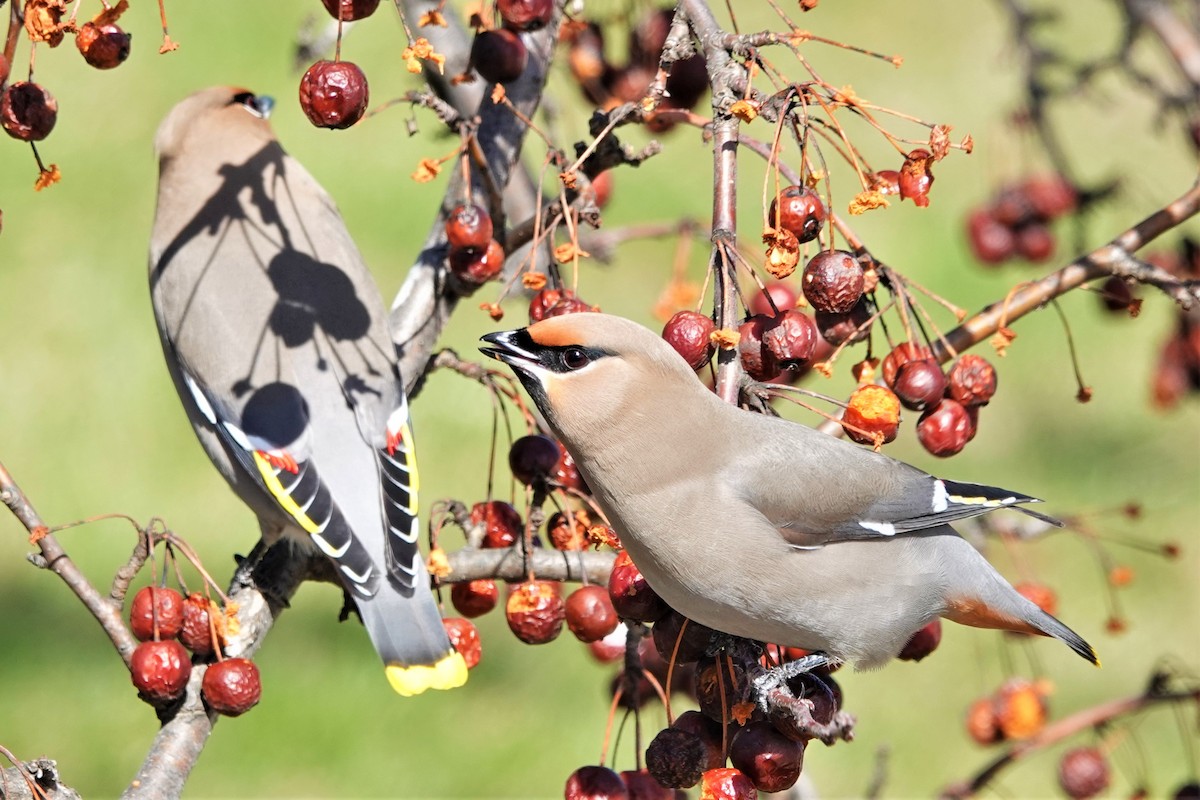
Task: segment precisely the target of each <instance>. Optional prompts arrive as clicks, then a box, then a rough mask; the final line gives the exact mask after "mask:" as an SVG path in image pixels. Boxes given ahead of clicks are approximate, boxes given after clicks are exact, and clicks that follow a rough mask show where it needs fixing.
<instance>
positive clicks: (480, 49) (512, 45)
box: [471, 28, 529, 83]
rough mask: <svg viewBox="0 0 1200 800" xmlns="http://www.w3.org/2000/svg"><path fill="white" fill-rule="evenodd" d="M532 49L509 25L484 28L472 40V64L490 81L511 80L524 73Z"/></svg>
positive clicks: (504, 81)
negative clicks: (489, 28) (485, 29)
mask: <svg viewBox="0 0 1200 800" xmlns="http://www.w3.org/2000/svg"><path fill="white" fill-rule="evenodd" d="M528 60H529V52H528V51H527V50H526V49H525V43H524V42H522V41H521V37H520V36H518V35H517V34H516V33H514V32H513V31H510V30H508V29H507V28H499V29H497V30H494V31H481V32H480V33H477V34H475V41H474V42H472V44H471V64H472V66H474V67H475V71H476V72H478V73H479V75H480V76H481V77H482V78H483V79H484V80H485V81H487V82H489V83H508V82H509V81H515V80H516V79H517V78H519V77H521V73H522V72H524V71H525V62H526V61H528Z"/></svg>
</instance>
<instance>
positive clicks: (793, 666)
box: [754, 653, 833, 711]
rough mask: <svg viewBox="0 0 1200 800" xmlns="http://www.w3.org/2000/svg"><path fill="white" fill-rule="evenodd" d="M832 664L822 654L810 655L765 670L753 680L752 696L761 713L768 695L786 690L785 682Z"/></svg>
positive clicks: (765, 708) (827, 657) (764, 708)
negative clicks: (760, 707)
mask: <svg viewBox="0 0 1200 800" xmlns="http://www.w3.org/2000/svg"><path fill="white" fill-rule="evenodd" d="M832 663H833V662H832V661H831V660H830V658H829V656H827V655H825V654H824V653H811V654H809V655H807V656H802V657H800V658H797V659H794V660H792V661H788V662H786V663H784V664H780V665H779V666H778V667H772V668H771V669H769V670H766V671H765V672H763V674H761V675H759V676H758V677H757V678H755V679H754V694H755V696H757V697H758V702H759V705H761V706H762V709H763V711H766V710H767V706H766V702H767V701H766V698H767V694H768V693H770V692H772V691H774V690H777V689H780V688H783V689H786V688H787V682H788V681H790V680H791V679H792V678H795V677H796V676H797V675H803V674H804V673H806V672H812V671H813V670H814V669H819V668H821V667H826V666H829V665H830V664H832Z"/></svg>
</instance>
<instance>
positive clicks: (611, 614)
mask: <svg viewBox="0 0 1200 800" xmlns="http://www.w3.org/2000/svg"><path fill="white" fill-rule="evenodd" d="M566 620H567V628H569V629H570V631H571V633H573V634H575V638H576V639H578V640H579V641H581V642H595V641H597V640H599V639H603V638H604V637H605V636H608V635H609V634H610V633H612V632H613V631H615V630H616V629H617V623H618V622H619V620H618V619H617V610H616V609H615V608H613V604H612V600H610V599H609V597H608V590H607V589H605V588H604V587H603V586H597V585H596V584H594V583H593V584H589V585H587V586H580V587H579V588H578V589H576V590H575V591H574V592H571V596H570V597H568V598H567V605H566Z"/></svg>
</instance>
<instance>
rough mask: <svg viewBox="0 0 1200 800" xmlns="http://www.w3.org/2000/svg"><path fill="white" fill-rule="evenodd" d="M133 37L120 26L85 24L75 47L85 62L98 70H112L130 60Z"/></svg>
mask: <svg viewBox="0 0 1200 800" xmlns="http://www.w3.org/2000/svg"><path fill="white" fill-rule="evenodd" d="M132 38H133V37H131V36H130V35H129V34H128V33H126V32H125V31H123V30H121V28H120V26H117V25H113V24H111V23H110V24H108V25H97V24H96V23H94V22H85V23H83V25H81V26H80V27H79V33H77V34H76V35H75V46H76V47H77V48H79V52H80V54H81V55H83V60H84V61H86V62H87V63H89V64H91V65H92V66H93V67H95V68H96V69H112V68H113V67H116V66H119V65H120V64H121V62H122V61H124V60H125V59H127V58H129V45H130V41H131V40H132Z"/></svg>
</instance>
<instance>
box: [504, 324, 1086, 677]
mask: <svg viewBox="0 0 1200 800" xmlns="http://www.w3.org/2000/svg"><path fill="white" fill-rule="evenodd" d="M482 340H483V341H484V342H486V343H487V346H483V347H480V350H481V351H482V352H483V353H484V354H485V355H487V356H490V357H492V358H495V359H498V360H499V361H502V362H504V363H506V364H508V365H509V366H510V367H511V368H512V369H513V370H514V372H515V373H516V376H517V378H518V379H519V380H520V381H521V383H522V384H523V385H524V388H525V390H526V391H527V392H528V394H529V395H530V397H531V398H532V399H533V401H534V403H535V404H536V405H537V407H538V409H539V410H540V411H541V413H542V415H543V418H544V419H545V422H546V424H547V425H548V426H549V428H550V429H551V431H552V432H553V433H554V434H555V436H557V437H558V438H559V440H560V441H561V442H562V444H563V445H564V446H565V447H566V449H567V451H568V452H569V453H570V454H571V456H572V457H573V458H574V459H575V464H576V466H577V468H578V469H579V471H580V473H581V475H582V477H583V478H584V479H585V481H586V482H587V485H588V486H589V487H591V490H592V493H593V496H594V498H595V500H596V502H597V503H598V505H599V506H600V509H601V510H602V511H603V512H604V513H605V515H606V516H607V518H608V521H609V522H610V524H611V525H612V527H613V529H614V530H615V531H616V533H617V535H618V537H619V538H620V540H621V545H622V547H624V548H625V549H626V550H627V552H628V553H629V555H630V557H631V558H632V559H633V562H634V564H635V565H636V566H637V568H638V569H639V571H640V572H641V573H642V575H643V576H644V577H645V579H646V582H647V583H648V584H649V585H650V588H652V589H653V590H654V591H655V592H656V593H657V594H658V595H659V596H660V597H662V599H663V600H665V601H666V603H667V604H668V605H670V606H671V607H672V608H673V609H675V610H676V611H678V612H679V613H681V614H683V615H684V616H685V617H688V618H689V619H693V620H695V621H696V622H699V623H701V624H703V625H706V626H708V627H710V628H713V629H715V630H717V631H720V632H723V633H726V634H729V635H733V636H738V637H743V638H747V639H751V640H756V641H759V642H764V643H772V644H778V645H783V646H789V647H800V648H805V649H807V650H810V651H818V652H820V653H823V654H825V655H826V656H828V657H829V658H830V659H831V660H834V661H838V662H853V663H854V665H855V667H856V668H858V669H873V668H877V667H880V666H882V665H883V664H885V663H887V662H888V661H889V660H891V659H892V658H894V657H895V656H896V655H897V654H899V653H900V651H901V650H902V649H903V648H904V646H905V644H907V643H908V641H909V640H910V638H911V637H912V636H913V634H915V633H916V632H917V631H918V630H920V629H921V628H922V627H924V626H925V625H926V624H928V623H930V622H932V621H933V620H934V619H937V618H946V619H949V620H952V621H954V622H958V623H962V624H965V625H970V626H974V627H980V628H999V629H1003V630H1009V631H1018V632H1022V633H1031V634H1041V635H1046V636H1052V637H1054V638H1056V639H1059V640H1061V641H1062V642H1063V643H1065V644H1066V645H1067V646H1068V647H1070V648H1071V649H1072V650H1074V651H1075V652H1076V653H1078V654H1079V655H1081V656H1083V657H1084V658H1085V659H1087V660H1088V661H1090V662H1092V663H1094V664H1098V663H1099V661H1098V659H1097V656H1096V653H1095V651H1094V650H1093V649H1092V647H1091V646H1090V645H1089V644H1088V643H1087V642H1085V641H1084V640H1083V639H1082V638H1081V637H1080V636H1079V635H1078V634H1076V633H1075V632H1074V631H1072V630H1071V629H1070V628H1068V627H1067V626H1066V625H1064V624H1063V623H1061V622H1059V621H1058V620H1057V619H1056V618H1054V617H1053V616H1051V615H1050V614H1047V613H1046V612H1045V611H1043V610H1042V609H1041V608H1039V607H1038V606H1037V605H1036V604H1034V603H1032V602H1031V601H1029V600H1028V599H1026V598H1025V597H1024V596H1022V595H1021V594H1020V593H1019V592H1017V591H1016V589H1014V588H1013V587H1012V586H1011V585H1010V584H1009V583H1008V582H1007V581H1006V580H1005V579H1004V578H1003V577H1001V576H1000V574H999V573H998V572H996V570H995V569H994V568H993V567H992V565H991V564H990V563H989V562H988V561H987V559H985V558H984V557H983V556H982V555H981V554H980V553H979V552H978V551H977V550H976V549H975V548H974V547H973V546H972V545H971V544H970V543H969V542H967V541H966V540H965V539H963V538H962V537H961V536H960V535H959V534H958V533H957V532H956V531H955V530H954V529H953V528H952V527H950V525H949V524H948V523H950V522H953V521H955V520H960V519H965V518H967V517H973V516H976V515H978V514H983V513H987V512H989V511H992V510H994V509H998V508H1006V507H1018V506H1020V505H1022V504H1025V503H1032V502H1036V500H1035V498H1033V497H1030V496H1027V495H1024V494H1020V493H1017V492H1010V491H1007V490H1002V489H996V488H993V487H988V486H982V485H978V484H970V483H958V482H954V481H949V480H942V479H939V478H935V477H933V476H932V475H930V474H928V473H926V472H924V471H922V470H920V469H917V468H916V467H913V466H911V465H909V464H906V463H904V462H902V461H899V460H896V459H894V458H891V457H889V456H887V455H884V454H882V453H877V452H874V451H873V450H871V449H868V448H864V447H860V446H857V445H854V444H851V443H849V442H846V441H843V440H842V439H839V438H836V437H834V436H830V435H828V434H825V433H822V432H820V431H817V430H814V429H813V428H811V427H809V426H806V425H803V424H801V423H798V422H794V421H791V420H787V419H783V418H781V417H776V416H771V415H766V414H761V413H755V412H752V411H749V410H745V409H741V408H738V407H737V406H735V405H732V404H730V403H727V402H725V401H723V400H721V399H720V398H719V397H718V396H717V395H716V394H714V393H713V392H712V391H710V390H709V389H708V388H706V387H705V386H704V385H703V384H702V383H701V382H700V380H699V379H698V378H697V376H696V374H695V373H694V372H693V371H692V369H691V367H689V366H688V364H687V363H686V362H685V361H684V359H683V358H682V357H681V356H680V355H679V354H678V353H677V352H676V351H675V350H674V348H672V347H671V345H670V344H668V343H667V342H666V341H665V340H664V339H663V338H662V337H661V336H659V335H657V334H655V333H654V332H653V331H650V330H648V329H647V328H645V327H643V326H641V325H639V324H637V323H635V322H632V321H630V320H628V319H624V318H622V317H618V316H612V315H608V314H600V313H590V312H585V313H577V314H567V315H562V316H558V317H551V318H547V319H545V320H542V321H540V322H537V323H535V324H533V325H530V326H529V327H527V328H520V329H517V330H510V331H500V332H497V333H491V334H487V335H485V336H483V337H482Z"/></svg>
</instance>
